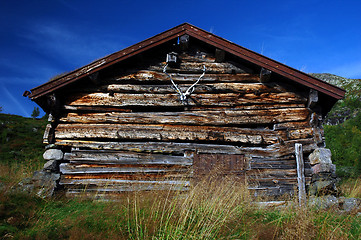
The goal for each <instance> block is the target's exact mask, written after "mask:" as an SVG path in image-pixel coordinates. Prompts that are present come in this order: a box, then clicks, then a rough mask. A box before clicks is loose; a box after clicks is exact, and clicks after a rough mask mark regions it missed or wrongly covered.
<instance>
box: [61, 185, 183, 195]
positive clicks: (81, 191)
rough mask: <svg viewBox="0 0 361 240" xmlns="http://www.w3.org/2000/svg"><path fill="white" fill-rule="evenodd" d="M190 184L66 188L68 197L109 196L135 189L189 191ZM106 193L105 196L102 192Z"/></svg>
mask: <svg viewBox="0 0 361 240" xmlns="http://www.w3.org/2000/svg"><path fill="white" fill-rule="evenodd" d="M188 190H189V186H183V185H168V184H137V185H135V184H122V185H114V186H104V187H97V186H95V187H94V186H83V187H79V186H78V187H77V186H75V187H72V188H70V186H68V188H67V189H66V193H65V196H67V197H76V196H81V197H84V195H85V196H87V195H89V196H91V195H92V194H94V195H96V196H99V197H105V198H107V197H108V194H109V193H121V192H133V191H188ZM104 193H106V195H105V196H102V194H104Z"/></svg>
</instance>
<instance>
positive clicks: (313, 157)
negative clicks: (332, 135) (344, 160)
mask: <svg viewBox="0 0 361 240" xmlns="http://www.w3.org/2000/svg"><path fill="white" fill-rule="evenodd" d="M308 159H309V160H310V163H311V165H315V164H318V163H328V164H332V160H331V150H330V149H328V148H316V149H315V150H314V151H313V152H312V153H311V154H310V156H309V157H308Z"/></svg>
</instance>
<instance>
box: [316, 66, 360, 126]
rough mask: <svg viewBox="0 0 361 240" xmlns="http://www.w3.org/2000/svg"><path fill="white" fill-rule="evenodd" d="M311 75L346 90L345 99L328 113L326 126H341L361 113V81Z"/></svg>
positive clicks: (324, 75) (330, 75) (325, 74)
mask: <svg viewBox="0 0 361 240" xmlns="http://www.w3.org/2000/svg"><path fill="white" fill-rule="evenodd" d="M311 75H312V76H314V77H317V78H319V79H321V80H323V81H326V82H328V83H330V84H333V85H336V86H338V87H341V88H343V89H345V90H346V95H345V98H344V99H343V100H340V101H338V102H337V103H336V104H335V106H334V107H333V108H332V110H331V111H330V112H329V113H328V115H327V117H326V119H325V122H324V123H325V124H327V125H336V124H340V123H343V122H344V121H345V120H347V119H350V118H354V117H356V115H357V114H358V113H360V112H361V79H350V78H344V77H340V76H336V75H333V74H329V73H312V74H311Z"/></svg>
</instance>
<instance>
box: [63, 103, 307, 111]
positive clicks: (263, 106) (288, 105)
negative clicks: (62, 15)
mask: <svg viewBox="0 0 361 240" xmlns="http://www.w3.org/2000/svg"><path fill="white" fill-rule="evenodd" d="M151 107H152V106H147V109H150V108H151ZM185 107H186V108H187V109H188V110H191V111H204V110H207V111H240V110H262V109H263V110H264V109H266V110H268V109H278V108H280V109H281V108H304V107H305V105H304V104H303V103H281V104H278V103H272V104H252V105H242V106H232V107H229V106H228V107H227V106H223V107H222V106H211V107H208V108H205V107H203V106H184V105H183V106H162V107H161V108H160V107H159V106H155V107H154V108H153V109H152V110H153V112H163V111H172V110H174V109H175V108H177V109H180V108H181V109H183V110H184V108H185ZM63 110H65V112H99V113H102V112H132V111H134V112H143V111H144V107H143V106H126V107H112V106H91V105H89V106H86V105H85V106H69V105H63Z"/></svg>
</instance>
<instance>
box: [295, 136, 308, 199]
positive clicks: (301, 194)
mask: <svg viewBox="0 0 361 240" xmlns="http://www.w3.org/2000/svg"><path fill="white" fill-rule="evenodd" d="M295 153H296V163H297V182H298V202H299V205H300V206H305V204H306V200H307V199H306V186H305V165H304V161H303V150H302V144H300V143H296V144H295Z"/></svg>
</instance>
